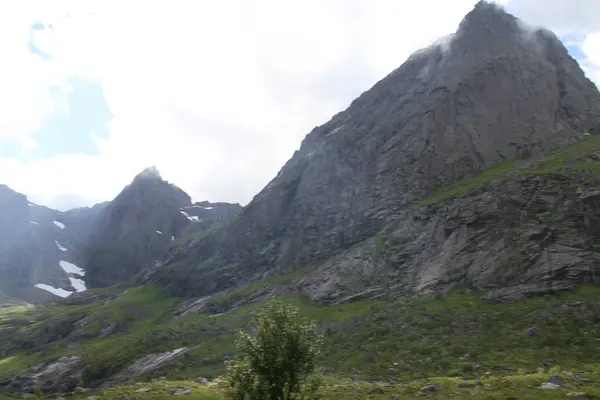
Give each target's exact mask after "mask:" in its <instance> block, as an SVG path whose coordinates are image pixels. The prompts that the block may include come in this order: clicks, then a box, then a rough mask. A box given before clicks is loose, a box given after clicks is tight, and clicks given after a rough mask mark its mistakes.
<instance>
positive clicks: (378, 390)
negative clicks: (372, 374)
mask: <svg viewBox="0 0 600 400" xmlns="http://www.w3.org/2000/svg"><path fill="white" fill-rule="evenodd" d="M384 393H385V391H384V390H383V389H382V388H380V387H377V388H373V389H371V390H369V392H368V394H384Z"/></svg>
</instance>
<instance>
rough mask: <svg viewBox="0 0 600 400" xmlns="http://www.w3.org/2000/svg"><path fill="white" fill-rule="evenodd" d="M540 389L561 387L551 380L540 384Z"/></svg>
mask: <svg viewBox="0 0 600 400" xmlns="http://www.w3.org/2000/svg"><path fill="white" fill-rule="evenodd" d="M540 389H543V390H558V389H560V386H559V385H557V384H555V383H550V382H544V383H542V384H541V385H540Z"/></svg>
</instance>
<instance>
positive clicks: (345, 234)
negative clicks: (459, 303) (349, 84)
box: [144, 2, 600, 301]
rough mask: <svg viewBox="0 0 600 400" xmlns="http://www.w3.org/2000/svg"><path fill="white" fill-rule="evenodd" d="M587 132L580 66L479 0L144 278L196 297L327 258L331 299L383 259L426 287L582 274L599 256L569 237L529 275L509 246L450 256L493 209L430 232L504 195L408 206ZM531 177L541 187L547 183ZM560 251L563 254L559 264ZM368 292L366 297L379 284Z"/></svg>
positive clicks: (591, 100) (589, 97) (595, 98)
mask: <svg viewBox="0 0 600 400" xmlns="http://www.w3.org/2000/svg"><path fill="white" fill-rule="evenodd" d="M584 132H591V133H595V132H599V133H600V94H599V93H598V90H597V88H596V87H595V86H594V84H593V83H592V82H590V81H589V80H588V79H587V78H586V77H585V76H584V73H583V72H582V70H581V69H580V68H579V66H578V65H577V62H576V61H575V60H574V59H572V58H571V57H570V56H569V54H568V53H567V50H566V49H565V48H564V46H563V45H562V44H561V42H560V41H559V40H558V39H557V38H556V36H555V35H554V34H553V33H551V32H549V31H547V30H528V29H527V28H524V27H523V24H521V23H520V22H519V21H518V20H517V19H516V18H514V17H513V16H511V15H509V14H507V13H505V12H504V11H503V10H502V9H500V8H498V7H496V6H495V5H492V4H488V3H486V2H480V3H478V4H477V6H476V7H475V8H474V10H473V11H472V12H470V13H469V14H468V15H467V16H466V17H465V18H464V20H463V21H462V23H461V24H460V27H459V29H458V31H457V32H456V33H455V34H454V35H453V36H452V37H450V38H446V40H444V41H443V42H439V43H437V44H435V45H433V46H431V47H429V48H427V49H423V50H421V51H418V52H417V53H415V54H413V55H412V56H411V57H410V58H409V59H408V60H407V61H406V62H405V63H404V64H403V65H402V66H400V67H399V68H398V69H397V70H395V71H393V72H392V73H391V74H389V75H388V76H387V77H385V78H384V79H383V80H381V81H380V82H378V83H377V84H376V85H375V86H374V87H373V88H371V89H370V90H369V91H367V92H365V93H364V94H362V95H361V96H360V97H359V98H357V99H356V100H355V101H353V102H352V104H351V105H350V107H349V108H348V109H347V110H345V111H343V112H341V113H339V114H337V115H335V116H334V117H333V118H332V119H331V120H330V121H329V122H327V123H325V124H324V125H322V126H320V127H317V128H315V129H314V130H313V131H312V132H311V133H309V134H308V135H307V136H306V138H305V139H304V141H303V142H302V145H301V147H300V150H299V151H297V152H296V153H295V154H294V156H293V157H292V159H291V160H290V161H288V162H287V163H286V165H285V166H284V167H283V168H282V169H281V170H280V172H279V173H278V175H277V176H276V177H275V178H274V179H273V180H272V181H271V182H270V183H269V184H268V185H267V186H266V187H265V188H264V189H263V190H262V191H261V192H260V193H259V194H258V195H256V197H255V198H254V199H253V201H252V202H251V203H250V204H249V205H248V206H247V207H245V208H244V209H243V210H242V212H241V213H240V215H239V216H238V218H236V219H235V220H234V221H233V222H232V223H231V224H229V225H227V226H226V227H225V228H223V229H220V230H218V231H217V232H214V233H213V234H210V235H206V236H205V237H203V238H201V239H198V240H194V241H192V242H189V243H186V244H185V245H184V246H181V247H179V248H178V249H177V251H175V252H174V253H172V254H171V255H170V257H169V259H168V260H167V262H166V263H163V264H162V265H160V267H157V268H154V269H153V270H151V271H149V273H148V274H146V275H145V278H144V279H145V280H149V281H151V282H155V283H158V284H160V285H162V286H164V287H166V288H167V289H169V290H170V291H171V292H172V293H174V294H177V295H190V296H195V295H206V294H210V293H213V292H217V291H220V290H223V289H226V288H229V287H232V286H236V285H241V284H243V283H244V282H247V281H249V280H253V279H259V278H261V277H263V276H265V274H269V273H274V272H279V271H290V270H293V269H296V268H299V267H305V266H309V265H313V266H315V265H324V267H323V270H329V271H331V274H329V273H328V275H327V276H326V277H323V276H320V278H319V279H321V278H322V279H325V281H324V282H322V284H321V286H318V284H317V283H315V282H316V281H311V283H310V284H309V286H312V287H315V288H316V287H319V288H321V289H315V293H323V294H316V295H314V296H313V297H315V298H321V299H323V300H325V299H326V298H328V296H330V298H331V299H332V301H333V299H340V298H342V297H343V296H344V294H343V293H353V294H357V293H359V292H358V291H357V290H355V289H349V288H348V287H344V285H343V284H342V287H343V288H340V289H339V290H338V289H337V288H336V285H337V284H338V283H337V282H344V281H346V280H347V279H346V274H357V276H362V275H367V276H368V275H376V271H379V270H381V269H382V268H383V269H396V270H397V274H398V276H403V277H404V278H405V280H404V281H402V282H405V283H402V284H401V285H400V284H399V285H400V286H398V287H397V290H402V291H419V292H424V291H427V290H428V288H432V287H434V286H436V285H437V283H440V282H442V283H443V282H445V281H447V282H454V281H456V280H460V279H462V278H464V277H465V276H467V275H468V276H469V279H470V280H471V281H473V283H474V284H475V285H476V286H480V287H493V286H494V285H497V286H498V287H500V286H502V285H515V284H516V282H521V281H523V280H524V281H525V282H523V283H526V282H530V283H531V282H533V283H539V282H540V279H542V278H541V277H542V276H545V275H544V273H543V272H542V271H545V270H548V268H550V270H552V271H554V270H555V269H556V268H557V267H556V266H557V265H559V264H560V265H563V266H564V268H558V269H560V270H562V271H563V272H560V274H566V275H569V274H572V273H576V272H571V271H578V270H579V267H582V268H584V269H585V268H587V266H588V265H589V262H591V261H590V260H591V258H589V257H588V256H587V255H586V257H588V258H586V260H588V261H585V262H580V261H576V260H578V259H579V258H581V254H580V253H579V252H578V250H577V249H578V248H577V247H576V246H573V244H572V243H571V244H567V243H570V242H569V241H566V242H561V241H559V242H557V243H560V244H561V245H562V246H567V247H569V248H571V250H570V251H572V253H571V254H569V255H566V253H564V252H565V251H566V250H565V249H564V248H563V247H547V248H544V253H543V254H544V255H542V256H540V258H538V259H536V261H535V262H536V263H538V264H535V266H532V268H533V269H532V270H530V272H529V273H530V274H531V275H526V274H525V273H524V272H522V270H520V269H518V268H513V269H503V268H500V265H501V264H502V262H501V261H500V260H502V259H504V258H505V257H506V256H507V254H508V253H507V252H506V251H504V250H502V248H501V247H502V246H501V244H498V246H499V247H498V249H497V251H496V252H495V253H489V254H488V255H486V256H482V255H480V254H479V253H478V248H477V247H471V248H465V249H463V250H462V253H461V254H463V255H462V256H461V257H462V258H461V257H458V258H457V256H456V255H454V256H452V257H451V256H449V254H451V252H448V251H446V249H447V246H450V243H451V242H447V240H450V241H454V242H455V244H454V246H455V247H456V248H458V247H459V246H460V244H461V243H466V242H465V235H468V234H470V232H472V230H474V229H476V230H477V231H480V230H482V231H485V230H486V229H487V226H488V225H486V224H485V223H486V221H489V222H490V223H492V224H493V223H499V222H500V221H501V220H502V218H501V217H500V216H498V215H497V214H494V213H495V212H496V213H497V211H490V214H489V215H488V214H487V213H485V212H483V211H482V213H483V214H484V215H485V217H484V218H488V219H487V220H486V219H483V220H479V219H476V222H474V224H475V225H472V226H471V228H469V229H470V230H469V229H467V228H461V229H462V230H460V231H457V232H456V233H454V234H453V235H452V236H451V237H448V238H446V237H445V235H446V233H445V232H453V231H452V230H449V228H447V229H446V231H444V230H435V229H434V232H435V234H431V233H428V232H429V230H430V229H433V228H432V227H436V226H439V225H440V224H441V222H439V221H443V220H446V219H448V220H449V221H452V218H455V219H456V218H459V217H460V218H468V215H477V214H476V213H477V212H478V211H477V210H482V209H483V210H495V209H494V207H492V206H491V204H496V203H494V201H495V200H494V199H493V198H488V197H486V195H484V194H480V196H481V197H480V198H476V199H471V201H469V202H468V203H457V205H456V208H453V209H452V210H446V211H443V210H439V209H436V208H431V209H429V210H426V211H407V210H408V209H409V207H410V206H411V205H413V204H415V203H417V202H418V201H419V200H421V199H423V198H425V197H427V196H429V195H430V194H432V193H434V192H435V191H437V190H438V189H440V188H443V187H446V186H449V185H451V184H452V183H453V182H456V181H457V180H459V179H461V178H464V177H468V176H473V175H476V174H477V173H479V172H480V171H482V170H484V169H485V168H487V167H489V166H490V165H492V164H494V163H496V162H498V161H501V160H504V159H509V158H514V157H516V158H525V157H529V156H531V155H535V154H540V153H543V152H546V151H548V150H552V149H556V148H559V147H561V146H564V145H566V144H569V143H574V142H576V141H578V140H581V138H582V137H583V133H584ZM507 184H508V183H507ZM513 184H514V185H517V186H519V185H522V184H523V185H525V186H527V184H528V183H527V181H525V182H515V183H513ZM529 184H530V185H533V186H531V188H530V190H534V191H535V190H537V189H539V188H538V187H537V186H535V185H534V184H533V183H529ZM534 188H537V189H534ZM523 190H526V189H523ZM492 197H493V196H492ZM465 201H468V200H465ZM506 204H507V205H506V210H511V209H515V210H520V208H521V207H523V204H524V203H511V202H509V203H506ZM502 207H505V206H502ZM511 207H512V208H511ZM567 208H568V207H567ZM503 209H504V208H503ZM566 211H569V210H568V209H567V210H566ZM507 212H508V211H507ZM514 212H515V213H517V214H518V213H519V212H520V211H514ZM439 213H441V214H439ZM438 214H439V215H438ZM393 219H398V220H399V223H400V225H401V226H406V230H405V231H402V232H399V233H398V234H397V235H398V236H399V239H398V244H397V245H396V246H395V248H394V251H393V252H392V251H390V254H389V256H388V258H386V259H382V260H380V261H377V262H367V263H365V262H364V259H365V257H364V256H362V255H361V251H363V250H361V249H363V248H364V246H362V245H361V243H363V242H364V241H367V240H375V239H374V237H375V235H376V234H377V233H378V232H380V231H381V230H382V229H383V228H384V227H385V226H386V225H387V224H388V222H389V221H390V220H393ZM454 223H458V222H457V221H454ZM467 226H468V224H467ZM490 226H491V230H490V232H494V231H495V230H494V226H493V225H490ZM436 229H442V228H436ZM465 229H466V231H465ZM523 234H525V233H523ZM539 234H540V235H541V234H543V233H539ZM532 235H535V234H534V233H532ZM442 238H443V240H442ZM441 240H442V241H441ZM489 240H490V242H489V243H493V241H491V240H492V239H489ZM440 241H441V242H440ZM415 243H416V244H415ZM540 251H541V250H540ZM556 251H559V252H563V253H561V254H563V255H562V256H560V257H559V258H560V260H556V258H555V256H554V254H555V252H556ZM525 258H527V257H525ZM422 259H423V260H425V261H427V262H426V263H420V262H419V261H421V260H422ZM474 259H476V260H477V261H476V262H475V261H473V260H474ZM384 260H385V261H384ZM406 260H412V261H410V262H409V263H408V264H407V261H406ZM544 260H546V261H544ZM522 262H523V263H525V262H533V261H531V260H529V261H522ZM457 263H458V264H457ZM472 263H474V264H473V266H470V265H471V264H472ZM344 264H347V265H348V266H344ZM467 264H468V265H469V267H467V266H466V265H467ZM335 265H337V267H334V266H335ZM409 265H410V266H412V267H411V268H409ZM549 265H551V266H549ZM350 266H352V267H350ZM558 269H556V270H557V271H558ZM533 271H539V272H535V273H534V272H533ZM337 274H341V276H337ZM557 274H559V273H558V272H556V273H553V274H550V276H551V277H553V278H557V276H558V275H557ZM330 275H333V276H332V277H330ZM315 279H317V278H315ZM548 279H550V278H543V279H542V281H544V282H546V281H548ZM350 280H352V281H355V280H356V279H350ZM396 281H398V282H400V281H401V280H400V279H397V280H396ZM315 285H316V286H315ZM363 288H364V285H363ZM365 290H368V291H369V294H368V295H369V296H372V295H373V292H374V291H376V290H375V289H374V288H368V289H365Z"/></svg>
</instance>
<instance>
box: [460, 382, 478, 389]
mask: <svg viewBox="0 0 600 400" xmlns="http://www.w3.org/2000/svg"><path fill="white" fill-rule="evenodd" d="M456 386H457V387H459V388H462V389H464V388H471V387H474V386H475V385H473V384H472V383H469V382H459V383H458V385H456Z"/></svg>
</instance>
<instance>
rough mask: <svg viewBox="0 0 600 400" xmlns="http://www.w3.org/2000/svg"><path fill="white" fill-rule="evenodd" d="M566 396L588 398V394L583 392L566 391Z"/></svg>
mask: <svg viewBox="0 0 600 400" xmlns="http://www.w3.org/2000/svg"><path fill="white" fill-rule="evenodd" d="M567 397H569V398H571V399H587V398H589V396H588V394H587V393H585V392H569V393H567Z"/></svg>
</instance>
